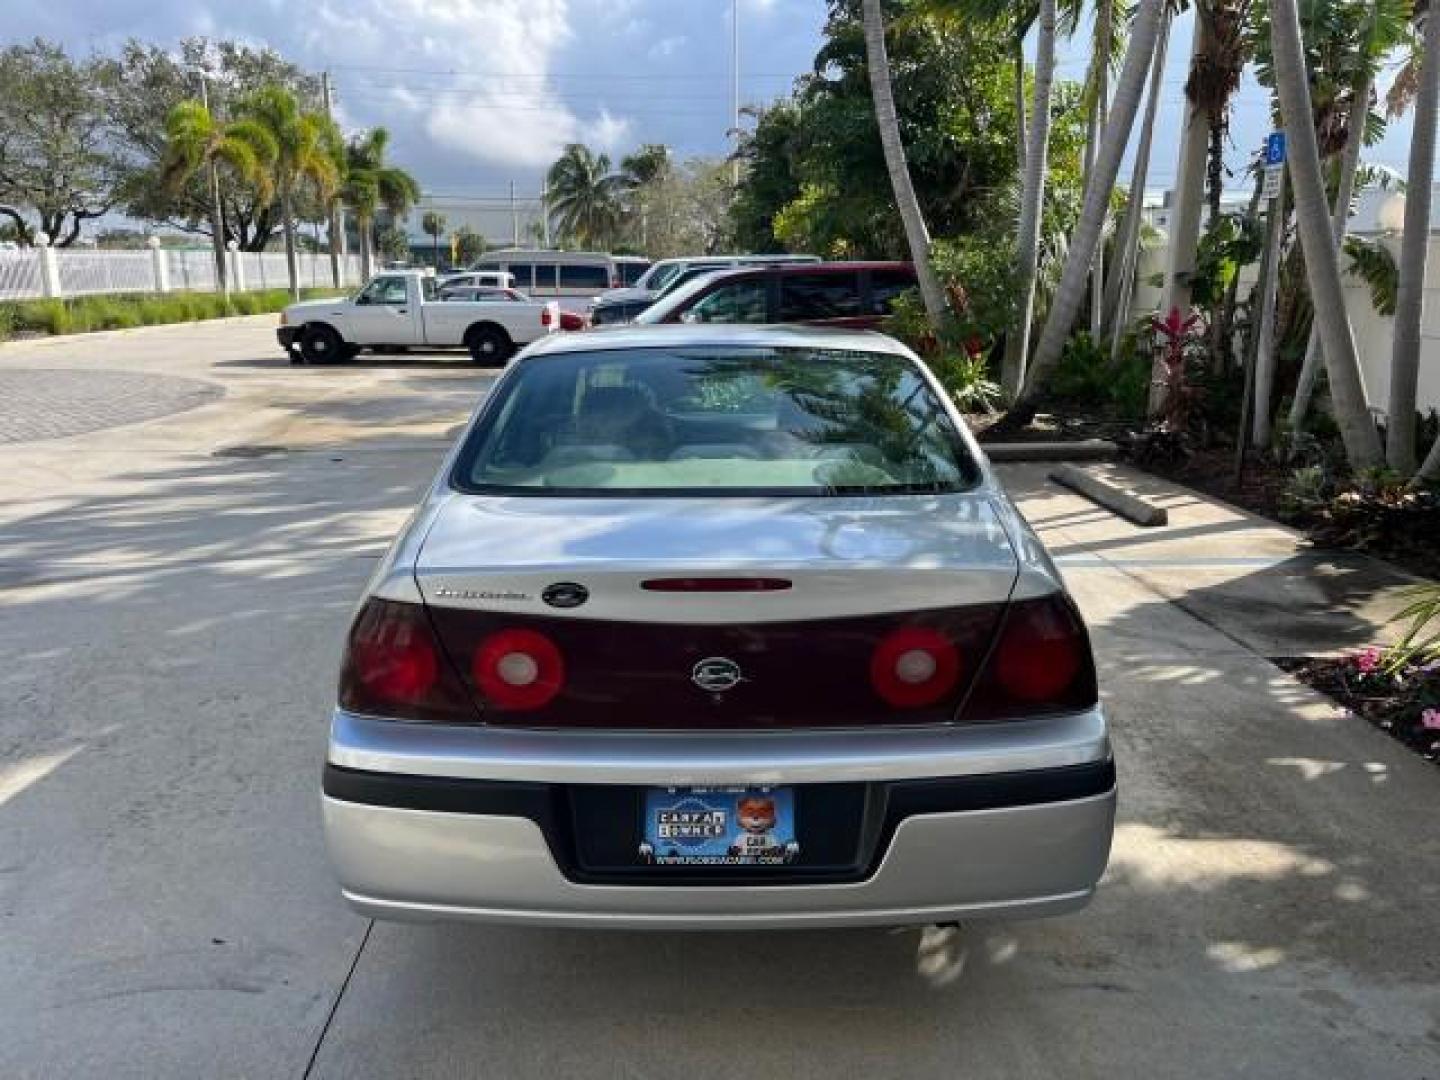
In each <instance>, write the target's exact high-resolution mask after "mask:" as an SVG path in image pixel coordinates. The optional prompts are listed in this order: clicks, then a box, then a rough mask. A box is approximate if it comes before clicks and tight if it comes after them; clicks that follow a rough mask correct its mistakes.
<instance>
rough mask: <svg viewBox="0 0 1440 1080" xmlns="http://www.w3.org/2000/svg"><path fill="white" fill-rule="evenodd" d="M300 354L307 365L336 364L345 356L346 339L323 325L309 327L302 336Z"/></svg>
mask: <svg viewBox="0 0 1440 1080" xmlns="http://www.w3.org/2000/svg"><path fill="white" fill-rule="evenodd" d="M300 353H301V355H302V356H304V357H305V362H306V363H307V364H334V363H336V362H338V361H339V360H341V359H343V357H344V355H345V339H344V338H342V337H341V336H340V335H339V334H338V333H337V332H336V331H335V329H334V328H333V327H330V326H325V325H324V324H323V323H322V324H320V325H318V326H307V327H306V328H305V333H303V334H301V335H300Z"/></svg>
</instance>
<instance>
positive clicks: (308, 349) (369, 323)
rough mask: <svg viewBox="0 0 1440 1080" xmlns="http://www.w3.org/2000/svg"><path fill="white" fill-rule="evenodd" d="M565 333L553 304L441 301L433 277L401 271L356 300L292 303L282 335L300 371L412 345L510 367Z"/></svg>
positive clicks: (283, 321) (284, 317)
mask: <svg viewBox="0 0 1440 1080" xmlns="http://www.w3.org/2000/svg"><path fill="white" fill-rule="evenodd" d="M558 329H560V308H559V305H558V304H556V303H555V302H554V301H549V302H545V301H541V300H528V299H507V300H476V301H467V300H441V299H439V297H438V295H437V290H436V282H435V279H434V278H433V277H431V276H429V275H427V274H423V273H421V272H419V271H415V270H400V271H387V272H385V273H383V274H380V275H378V276H376V277H374V278H372V279H371V280H370V283H369V284H368V285H366V286H365V287H364V288H363V289H361V290H360V291H359V292H358V293H356V294H355V295H354V296H351V297H336V298H335V299H333V300H307V301H304V302H302V303H298V304H291V305H290V306H289V307H287V308H286V309H285V310H284V311H283V312H281V313H280V327H279V329H278V330H277V331H276V336H277V337H278V338H279V340H280V345H281V347H282V348H283V349H284V350H285V351H286V352H287V353H288V354H289V356H290V362H291V363H293V364H302V363H308V364H328V363H334V362H336V361H339V360H348V359H350V358H351V357H353V356H355V355H356V354H357V353H359V352H360V350H361V349H386V350H390V349H397V348H403V347H407V346H413V347H416V348H431V349H454V348H465V349H469V350H470V355H471V357H473V358H474V360H475V362H476V363H477V364H503V363H504V362H505V361H506V360H507V359H508V358H509V357H510V355H511V354H512V353H513V352H514V351H515V350H516V348H518V347H519V346H522V345H528V344H529V343H530V342H532V341H535V340H536V339H538V338H541V337H544V336H545V335H546V334H550V333H554V332H555V331H556V330H558Z"/></svg>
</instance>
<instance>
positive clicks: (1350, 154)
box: [1290, 72, 1375, 430]
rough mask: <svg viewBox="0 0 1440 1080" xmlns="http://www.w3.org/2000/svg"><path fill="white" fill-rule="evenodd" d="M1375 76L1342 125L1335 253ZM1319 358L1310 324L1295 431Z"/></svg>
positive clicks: (1293, 415)
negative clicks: (1346, 138)
mask: <svg viewBox="0 0 1440 1080" xmlns="http://www.w3.org/2000/svg"><path fill="white" fill-rule="evenodd" d="M1374 85H1375V77H1374V75H1372V74H1370V73H1368V72H1367V73H1366V74H1365V76H1364V77H1362V78H1361V79H1360V81H1359V82H1358V83H1357V84H1356V86H1355V100H1354V101H1352V102H1351V103H1350V116H1349V118H1348V119H1347V121H1346V123H1347V124H1348V128H1347V130H1348V131H1349V132H1350V141H1349V142H1347V143H1346V144H1345V150H1344V152H1343V154H1342V156H1341V158H1340V177H1339V180H1338V182H1337V183H1336V185H1335V211H1334V216H1333V218H1332V221H1331V224H1332V225H1333V226H1334V237H1335V250H1336V251H1337V252H1338V251H1339V250H1340V249H1341V247H1342V246H1343V245H1344V243H1345V231H1346V229H1347V228H1348V226H1349V224H1350V200H1351V199H1352V198H1354V196H1355V173H1356V171H1357V170H1358V169H1359V167H1360V151H1361V148H1362V147H1363V146H1364V143H1365V121H1366V119H1367V118H1368V117H1369V115H1370V91H1371V90H1372V89H1373V88H1374ZM1323 362H1324V361H1323V359H1322V358H1321V355H1320V324H1319V323H1318V322H1313V323H1311V325H1310V340H1309V343H1308V344H1307V345H1306V346H1305V362H1304V363H1303V364H1301V365H1300V379H1299V381H1298V382H1297V383H1296V384H1295V397H1294V399H1293V400H1292V401H1291V403H1290V427H1291V429H1292V430H1298V429H1299V427H1300V425H1301V424H1303V423H1304V422H1305V417H1306V415H1307V414H1308V413H1309V412H1310V403H1311V402H1312V401H1313V400H1314V398H1315V380H1316V376H1318V375H1319V374H1320V365H1321V364H1322V363H1323Z"/></svg>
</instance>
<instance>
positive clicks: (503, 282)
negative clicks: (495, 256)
mask: <svg viewBox="0 0 1440 1080" xmlns="http://www.w3.org/2000/svg"><path fill="white" fill-rule="evenodd" d="M439 282H440V288H441V289H451V288H463V287H465V286H472V287H474V288H489V289H513V288H515V275H514V274H508V273H505V272H504V271H503V270H485V271H472V270H462V271H460V272H458V273H453V274H444V275H442V276H441V277H440V279H439Z"/></svg>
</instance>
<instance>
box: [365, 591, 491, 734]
mask: <svg viewBox="0 0 1440 1080" xmlns="http://www.w3.org/2000/svg"><path fill="white" fill-rule="evenodd" d="M339 700H340V706H341V708H344V709H348V710H350V711H351V712H358V713H364V714H366V715H370V716H381V717H386V718H390V719H396V720H430V721H455V722H460V723H473V722H474V721H475V720H476V719H477V717H476V715H475V711H474V708H473V707H472V706H471V705H470V703H469V702H468V701H467V700H466V695H465V691H464V688H463V687H462V686H460V685H459V681H458V679H456V677H455V676H454V674H453V672H452V671H451V669H450V665H449V663H448V661H447V660H446V658H445V655H444V653H443V652H442V651H441V649H440V644H439V642H437V641H436V640H435V634H434V631H433V630H432V629H431V627H430V620H429V618H428V617H427V616H426V614H425V609H424V607H422V606H421V605H420V604H406V603H400V602H398V601H394V600H368V601H366V603H365V606H364V607H363V608H361V609H360V614H359V615H357V616H356V617H355V624H354V626H352V627H351V628H350V639H349V642H348V645H347V648H346V650H345V661H344V664H343V665H342V666H341V670H340V693H339Z"/></svg>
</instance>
